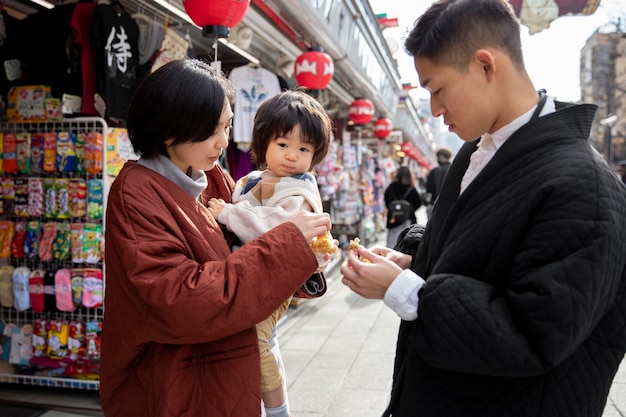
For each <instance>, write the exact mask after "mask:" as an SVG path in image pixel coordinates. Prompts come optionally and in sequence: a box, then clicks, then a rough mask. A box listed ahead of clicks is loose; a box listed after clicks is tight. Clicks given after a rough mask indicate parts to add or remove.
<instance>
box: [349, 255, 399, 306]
mask: <svg viewBox="0 0 626 417" xmlns="http://www.w3.org/2000/svg"><path fill="white" fill-rule="evenodd" d="M377 250H378V249H377ZM380 252H385V251H380ZM392 252H396V251H392ZM396 253H399V252H396ZM359 255H360V256H361V258H363V259H367V260H368V261H369V262H363V261H362V260H360V259H359V258H358V257H357V254H356V253H355V251H354V250H351V251H349V252H348V258H347V259H346V260H345V261H344V262H343V264H342V265H341V268H340V269H339V272H341V275H343V278H342V279H341V282H342V283H343V284H344V285H346V286H347V287H348V288H350V289H351V290H352V291H354V292H355V293H357V294H359V295H360V296H362V297H364V298H370V299H379V300H380V299H382V298H383V297H384V296H385V293H386V292H387V289H388V288H389V286H390V285H391V283H392V282H393V281H394V280H395V279H396V277H397V276H398V275H399V274H400V273H401V272H402V270H403V268H401V267H400V266H398V265H397V264H396V263H395V262H393V261H392V260H390V259H387V258H386V257H384V256H381V255H378V254H376V253H375V252H374V251H369V250H367V249H365V248H364V247H362V246H359ZM401 255H403V254H401ZM394 256H395V255H394ZM406 256H408V255H406ZM409 258H410V257H409Z"/></svg>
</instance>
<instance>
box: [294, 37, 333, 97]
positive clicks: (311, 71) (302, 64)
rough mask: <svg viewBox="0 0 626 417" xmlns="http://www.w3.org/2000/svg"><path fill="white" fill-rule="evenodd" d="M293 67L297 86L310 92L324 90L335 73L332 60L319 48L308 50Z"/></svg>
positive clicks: (297, 59)
mask: <svg viewBox="0 0 626 417" xmlns="http://www.w3.org/2000/svg"><path fill="white" fill-rule="evenodd" d="M293 65H294V75H295V77H296V81H297V82H298V84H299V85H301V86H302V87H306V88H310V89H311V90H323V89H324V88H326V86H327V85H328V84H329V83H330V80H332V78H333V74H334V73H335V65H334V64H333V59H332V58H331V57H330V55H328V54H327V53H324V52H323V50H322V48H320V47H317V48H309V49H308V50H307V51H306V52H305V53H303V54H302V55H300V56H299V57H298V58H296V62H294V64H293Z"/></svg>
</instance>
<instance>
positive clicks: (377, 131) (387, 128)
mask: <svg viewBox="0 0 626 417" xmlns="http://www.w3.org/2000/svg"><path fill="white" fill-rule="evenodd" d="M391 130H392V126H391V120H389V119H387V118H386V117H379V118H378V119H377V120H376V121H375V122H374V136H376V137H377V138H378V139H380V140H385V139H387V137H389V135H390V134H391Z"/></svg>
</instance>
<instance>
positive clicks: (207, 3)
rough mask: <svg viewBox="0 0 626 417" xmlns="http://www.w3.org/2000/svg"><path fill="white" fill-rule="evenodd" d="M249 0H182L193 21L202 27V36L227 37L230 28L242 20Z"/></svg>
mask: <svg viewBox="0 0 626 417" xmlns="http://www.w3.org/2000/svg"><path fill="white" fill-rule="evenodd" d="M249 5H250V0H183V7H184V8H185V11H186V12H187V14H188V15H189V17H190V18H191V20H193V23H195V24H196V25H198V26H200V27H201V28H202V36H206V37H214V38H228V36H229V35H230V28H232V27H234V26H237V25H238V24H239V22H241V21H242V20H243V16H244V15H245V14H246V11H247V10H248V6H249Z"/></svg>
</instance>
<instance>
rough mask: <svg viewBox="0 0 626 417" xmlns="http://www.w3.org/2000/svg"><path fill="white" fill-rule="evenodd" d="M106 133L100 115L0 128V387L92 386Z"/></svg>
mask: <svg viewBox="0 0 626 417" xmlns="http://www.w3.org/2000/svg"><path fill="white" fill-rule="evenodd" d="M107 130H108V127H107V125H106V122H105V121H104V120H103V119H101V118H75V119H64V120H61V121H59V122H56V123H54V124H46V123H12V124H8V123H3V124H0V143H2V144H3V145H6V144H9V145H12V144H13V143H15V149H16V153H15V154H13V156H12V157H11V155H10V154H9V155H7V153H6V151H5V153H4V158H3V161H2V165H1V167H2V171H1V177H0V180H1V185H2V198H0V240H1V241H2V242H3V244H2V245H0V246H2V247H3V248H5V249H6V250H2V251H0V252H1V253H0V340H2V341H3V342H4V343H3V344H2V345H1V346H0V347H1V349H0V361H2V362H3V366H2V368H1V369H2V373H0V380H2V381H3V382H9V383H18V384H27V385H38V386H54V387H63V388H79V389H88V390H98V388H99V382H98V379H99V371H98V369H99V359H100V328H101V323H102V315H103V306H102V305H103V291H104V271H103V258H104V253H103V248H104V245H103V241H104V237H103V236H104V230H103V229H104V226H103V214H104V211H105V209H104V207H105V205H106V190H107V189H108V177H107V176H106V175H104V173H105V172H106V163H105V157H104V155H105V135H106V132H107ZM9 147H10V146H9ZM4 148H5V150H6V146H5V147H4ZM7 156H8V158H7ZM11 158H12V159H11Z"/></svg>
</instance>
